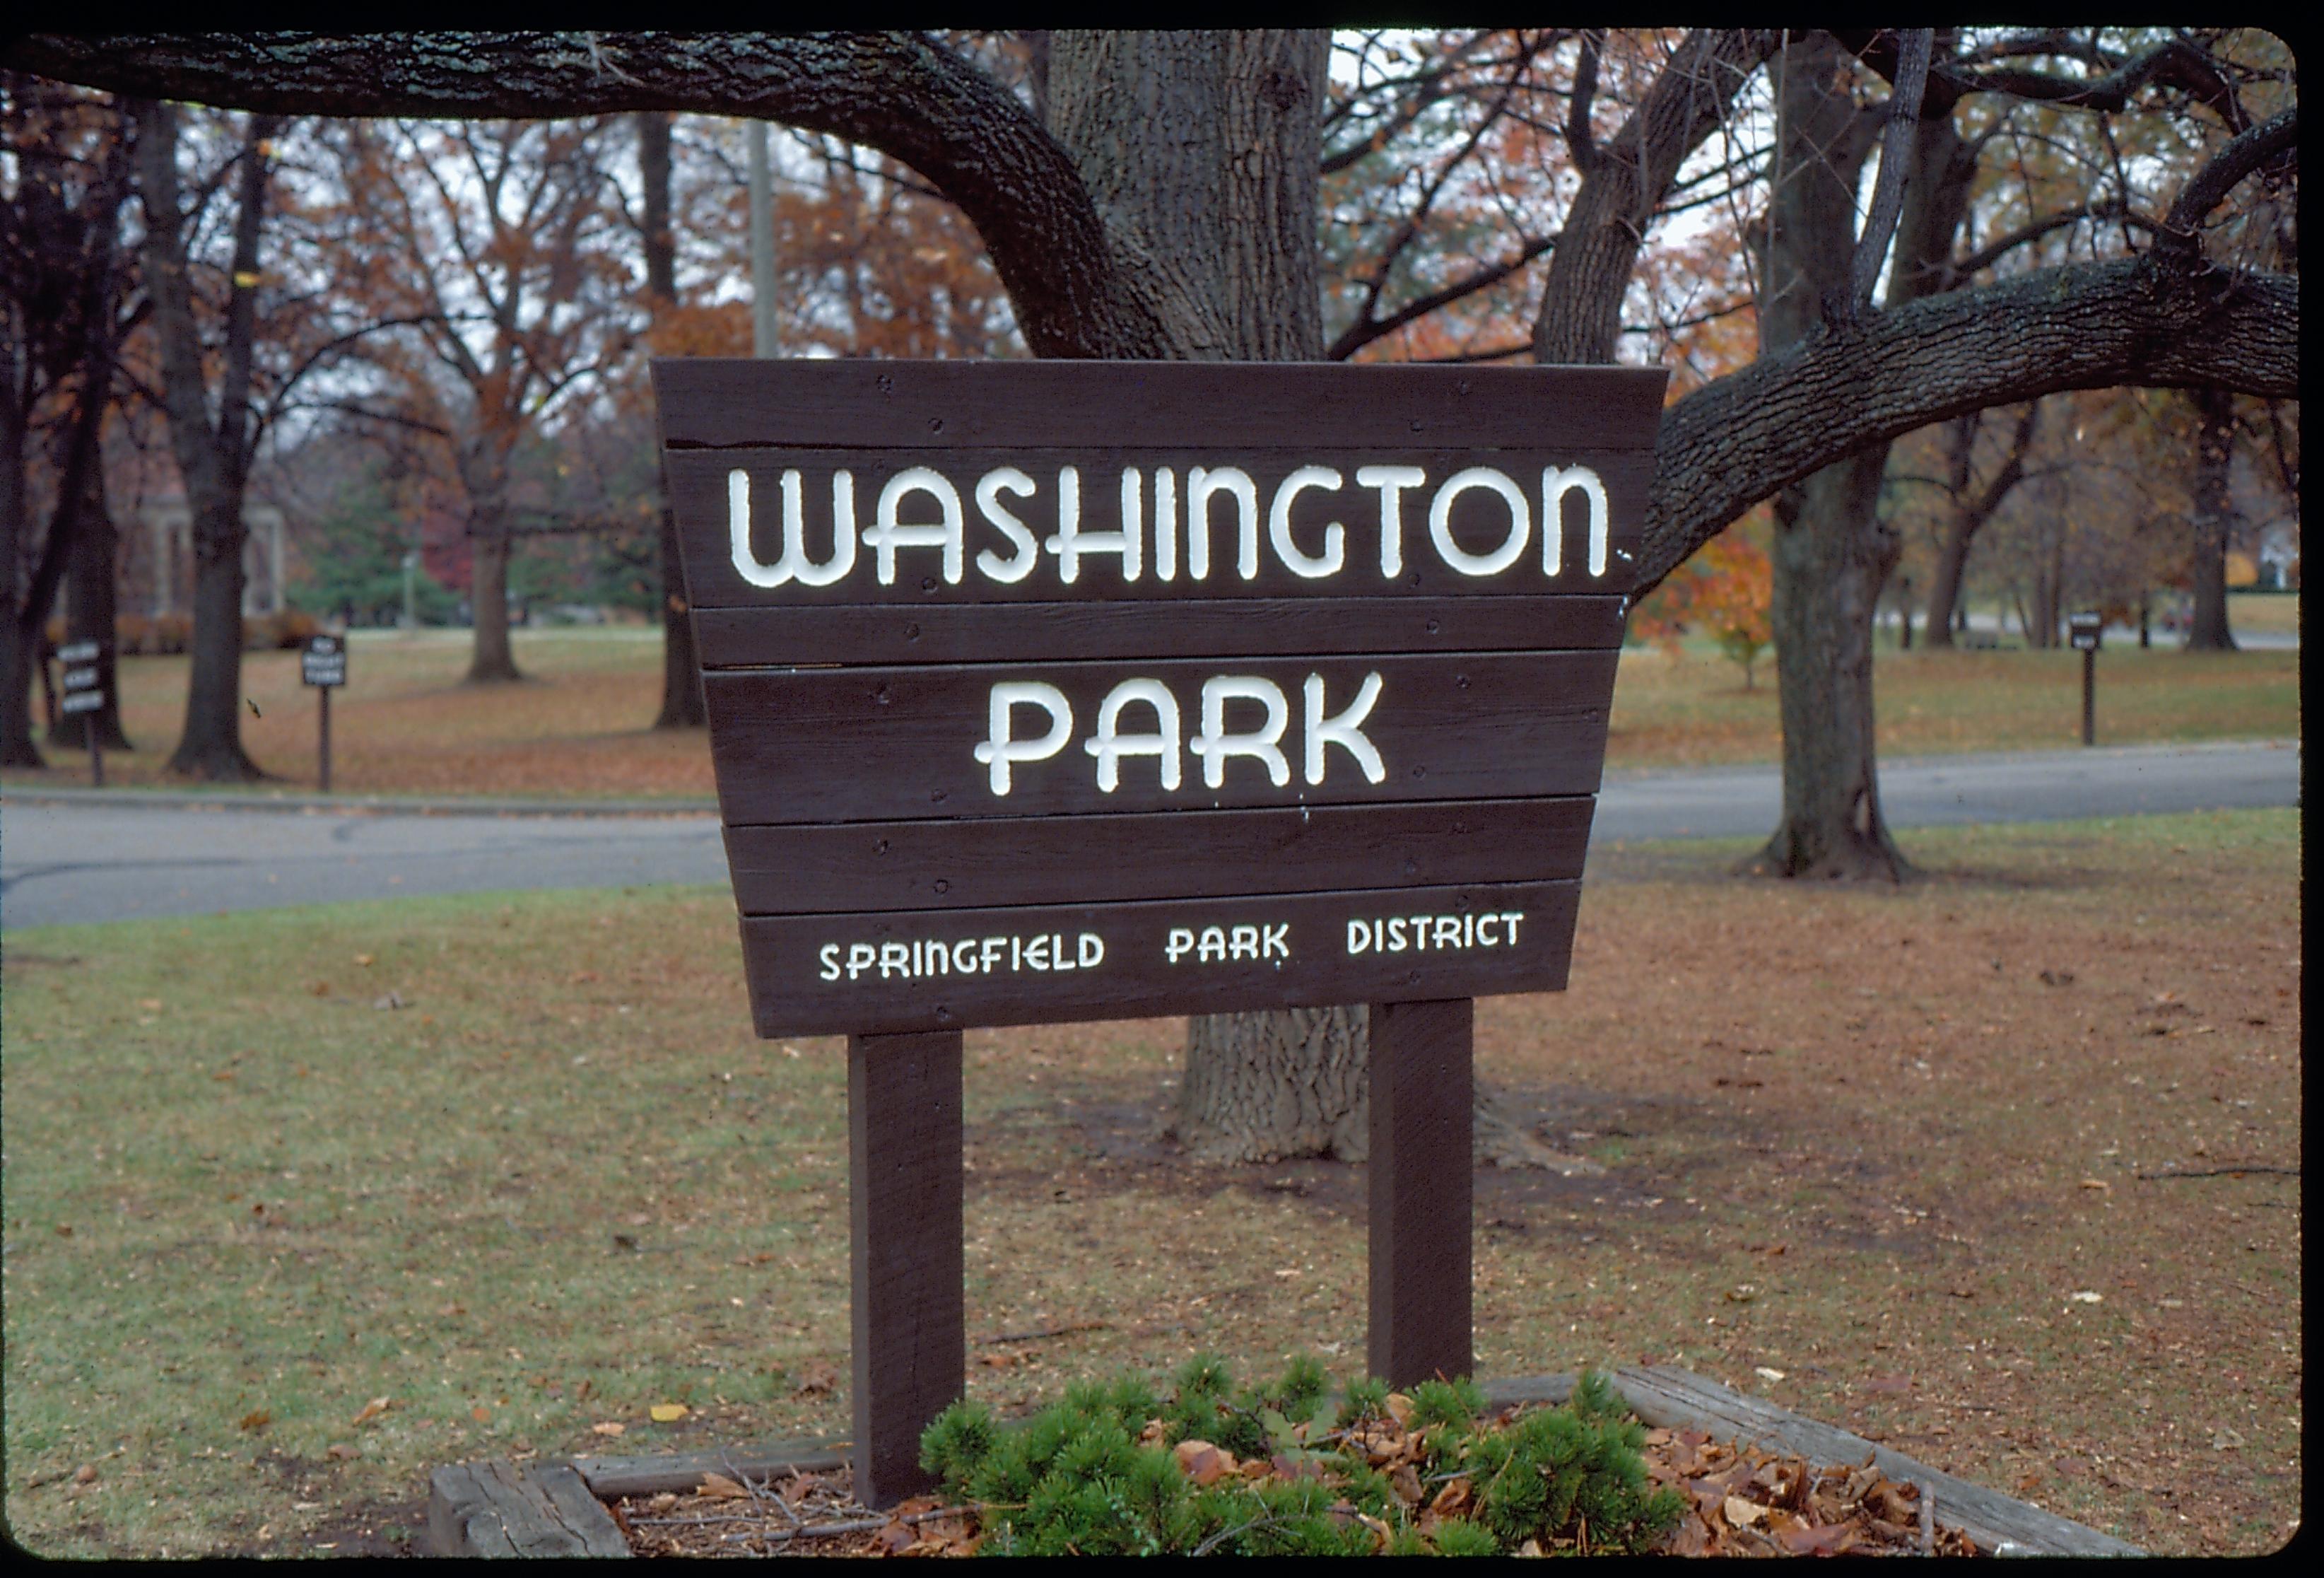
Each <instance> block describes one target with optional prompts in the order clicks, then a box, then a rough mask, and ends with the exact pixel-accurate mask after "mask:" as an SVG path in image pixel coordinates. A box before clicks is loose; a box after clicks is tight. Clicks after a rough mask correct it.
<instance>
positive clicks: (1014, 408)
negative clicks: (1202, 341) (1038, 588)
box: [652, 357, 1668, 449]
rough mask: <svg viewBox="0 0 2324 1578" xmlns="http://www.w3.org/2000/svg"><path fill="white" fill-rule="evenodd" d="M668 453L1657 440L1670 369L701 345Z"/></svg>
mask: <svg viewBox="0 0 2324 1578" xmlns="http://www.w3.org/2000/svg"><path fill="white" fill-rule="evenodd" d="M652 372H653V383H654V400H655V404H656V407H657V409H658V410H659V413H660V418H661V432H662V440H663V442H664V444H665V445H667V446H668V447H669V448H673V449H684V448H714V449H715V448H739V447H745V446H752V445H776V444H782V445H799V446H806V445H830V446H833V447H854V448H978V447H1001V446H1030V445H1035V444H1065V445H1083V446H1097V445H1111V444H1122V443H1139V442H1143V443H1172V444H1235V443H1240V444H1249V445H1272V446H1284V445H1302V444H1313V443H1316V442H1318V441H1319V440H1322V441H1329V442H1333V443H1338V444H1345V445H1379V444H1415V443H1428V444H1435V445H1441V446H1445V447H1458V448H1530V447H1533V446H1535V445H1538V444H1540V443H1542V442H1543V441H1544V435H1545V432H1549V433H1554V435H1555V437H1556V438H1557V439H1558V440H1559V441H1561V442H1563V443H1569V444H1574V445H1580V446H1590V447H1595V448H1646V447H1650V446H1651V445H1652V444H1653V442H1654V438H1655V429H1656V426H1657V424H1658V422H1659V421H1660V420H1661V415H1662V401H1663V387H1664V384H1665V383H1666V382H1667V379H1668V374H1666V373H1665V372H1664V371H1663V370H1661V369H1659V368H1634V367H1426V366H1414V365H1363V366H1349V365H1342V364H1337V363H1304V364H1303V363H1284V364H1264V365H1259V364H1222V363H1218V362H1089V361H1039V362H971V361H924V362H923V361H889V360H871V359H855V358H834V359H831V360H827V361H813V362H781V363H770V362H765V361H758V360H752V359H748V358H742V357H726V358H714V357H690V358H686V359H681V360H657V361H656V362H654V363H653V365H652Z"/></svg>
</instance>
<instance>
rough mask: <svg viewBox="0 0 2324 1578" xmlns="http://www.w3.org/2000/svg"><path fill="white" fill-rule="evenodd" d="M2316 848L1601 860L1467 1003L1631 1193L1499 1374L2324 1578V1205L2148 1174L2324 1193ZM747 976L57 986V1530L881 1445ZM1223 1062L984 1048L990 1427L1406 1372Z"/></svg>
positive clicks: (67, 936) (22, 1428)
mask: <svg viewBox="0 0 2324 1578" xmlns="http://www.w3.org/2000/svg"><path fill="white" fill-rule="evenodd" d="M2300 841H2301V824H2300V818H2299V815H2298V813H2296V812H2291V811H2283V812H2257V813H2239V814H2233V815H2218V816H2208V817H2149V818H2136V819H2127V820H2123V821H2117V822H2111V823H2063V824H2053V825H2046V826H2038V827H2023V828H1984V829H1943V830H1932V831H1928V832H1923V833H1917V834H1914V835H1912V836H1911V837H1910V838H1909V839H1908V840H1907V845H1908V849H1909V852H1910V853H1911V854H1912V855H1913V856H1914V859H1915V860H1916V861H1917V862H1919V863H1921V864H1922V866H1923V868H1924V869H1925V870H1927V871H1928V872H1930V873H1931V874H1930V875H1929V877H1928V878H1927V880H1925V881H1921V882H1918V883H1915V884H1914V885H1912V886H1910V887H1908V888H1906V889H1904V890H1902V891H1876V890H1861V889H1855V888H1829V887H1819V888H1814V889H1807V888H1800V887H1795V886H1790V885H1783V884H1773V883H1763V882H1739V881H1729V880H1727V879H1725V878H1724V877H1723V876H1721V875H1720V872H1721V871H1722V869H1723V863H1725V862H1727V861H1729V860H1730V859H1731V858H1732V857H1733V856H1734V855H1735V854H1738V853H1739V852H1740V850H1741V848H1742V845H1740V844H1737V845H1735V846H1734V847H1732V848H1730V847H1729V846H1727V845H1725V844H1664V845H1648V846H1640V847H1634V848H1632V849H1630V850H1628V851H1625V852H1624V853H1622V854H1619V855H1617V856H1614V857H1612V858H1611V859H1610V860H1609V862H1608V863H1605V864H1603V866H1602V867H1600V868H1599V869H1596V870H1593V880H1592V883H1591V891H1590V894H1589V897H1588V898H1587V900H1586V901H1585V903H1584V906H1583V913H1582V930H1581V934H1580V937H1579V939H1578V941H1577V946H1576V955H1575V962H1574V983H1573V989H1572V991H1571V992H1567V993H1564V994H1563V995H1558V996H1535V997H1511V998H1499V999H1492V1000H1489V1001H1486V1002H1484V1003H1483V1004H1481V1005H1480V1011H1479V1028H1478V1045H1479V1050H1478V1057H1479V1064H1480V1075H1481V1076H1482V1077H1483V1078H1484V1079H1486V1080H1487V1081H1488V1082H1489V1084H1492V1085H1494V1086H1495V1087H1496V1088H1498V1089H1500V1090H1501V1091H1503V1092H1504V1093H1506V1094H1507V1096H1508V1100H1509V1101H1510V1102H1511V1103H1513V1104H1514V1107H1515V1110H1520V1111H1525V1112H1531V1113H1534V1114H1535V1115H1536V1120H1537V1121H1536V1131H1537V1132H1538V1133H1539V1134H1540V1135H1541V1137H1542V1138H1543V1139H1544V1140H1545V1142H1546V1143H1547V1144H1548V1145H1550V1147H1551V1148H1552V1149H1555V1150H1559V1151H1562V1152H1565V1153H1568V1154H1572V1155H1581V1156H1587V1157H1590V1158H1593V1159H1594V1160H1595V1161H1596V1162H1597V1164H1598V1165H1599V1167H1602V1169H1603V1171H1602V1172H1597V1173H1581V1174H1577V1175H1575V1176H1572V1177H1563V1176H1560V1175H1557V1174H1554V1173H1537V1172H1503V1171H1500V1170H1499V1169H1492V1168H1487V1169H1483V1170H1481V1171H1480V1173H1479V1175H1478V1206H1477V1290H1478V1291H1477V1298H1478V1322H1479V1330H1478V1355H1479V1362H1480V1367H1481V1368H1482V1369H1483V1370H1485V1371H1486V1372H1487V1373H1489V1374H1493V1375H1510V1374H1520V1373H1533V1372H1541V1371H1550V1370H1572V1369H1575V1368H1578V1367H1580V1366H1582V1365H1605V1364H1609V1363H1619V1362H1630V1361H1636V1360H1637V1358H1638V1357H1639V1356H1640V1355H1641V1354H1651V1355H1655V1356H1658V1357H1661V1358H1665V1359H1671V1360H1674V1361H1676V1362H1680V1363H1683V1364H1687V1365H1689V1366H1691V1367H1692V1368H1695V1369H1698V1370H1701V1371H1703V1372H1704V1373H1707V1374H1711V1375H1713V1376H1715V1377H1717V1378H1719V1379H1721V1380H1726V1381H1728V1382H1729V1383H1730V1384H1735V1385H1738V1386H1741V1387H1744V1388H1746V1389H1751V1390H1755V1391H1764V1392H1765V1393H1766V1395H1768V1396H1770V1397H1771V1398H1774V1399H1775V1400H1776V1401H1778V1402H1780V1403H1782V1404H1784V1405H1785V1406H1787V1407H1795V1408H1798V1409H1800V1410H1802V1411H1803V1412H1806V1413H1808V1414H1810V1415H1812V1416H1813V1417H1820V1418H1826V1419H1830V1420H1831V1421H1833V1422H1835V1423H1840V1424H1845V1425H1847V1426H1849V1427H1851V1428H1855V1429H1858V1430H1859V1431H1863V1432H1866V1433H1867V1434H1872V1435H1877V1436H1881V1437H1884V1438H1886V1439H1888V1440H1891V1441H1893V1442H1894V1443H1895V1444H1898V1445H1899V1446H1900V1447H1901V1448H1902V1449H1904V1450H1905V1451H1908V1452H1911V1453H1914V1455H1917V1456H1920V1457H1923V1458H1924V1459H1926V1460H1927V1461H1930V1462H1932V1463H1936V1464H1938V1465H1939V1466H1941V1467H1945V1468H1948V1469H1950V1470H1951V1471H1952V1472H1960V1473H1963V1474H1966V1475H1968V1476H1969V1477H1971V1478H1974V1479H1978V1480H1979V1481H1982V1482H1984V1483H1987V1484H1991V1485H1993V1486H1995V1487H1996V1488H1997V1489H2000V1490H2007V1491H2010V1492H2012V1493H2015V1494H2022V1495H2025V1496H2027V1497H2029V1498H2030V1499H2032V1500H2036V1501H2039V1502H2041V1503H2042V1504H2043V1505H2047V1506H2052V1507H2055V1508H2056V1509H2059V1510H2061V1511H2065V1512H2068V1513H2070V1515H2072V1516H2075V1517H2079V1518H2085V1519H2087V1520H2089V1521H2091V1522H2094V1523H2098V1524H2099V1525H2100V1526H2102V1527H2108V1528H2111V1529H2114V1530H2115V1531H2116V1532H2118V1533H2122V1534H2124V1535H2126V1536H2127V1537H2130V1538H2133V1539H2135V1540H2137V1541H2139V1542H2140V1543H2143V1544H2146V1545H2148V1546H2152V1547H2153V1548H2157V1549H2163V1550H2175V1551H2206V1552H2214V1553H2217V1552H2228V1551H2251V1550H2258V1549H2266V1548H2273V1546H2275V1545H2277V1544H2280V1543H2281V1541H2282V1537H2283V1534H2282V1531H2283V1529H2284V1527H2286V1522H2287V1520H2288V1519H2294V1518H2298V1517H2299V1516H2300V1514H2301V1500H2300V1484H2301V1481H2300V1452H2301V1426H2300V1418H2299V1416H2300V1411H2301V1405H2300V1403H2299V1400H2298V1397H2299V1390H2298V1389H2299V1385H2300V1380H2299V1377H2300V1368H2299V1365H2300V1361H2299V1349H2298V1333H2299V1332H2300V1330H2301V1302H2300V1276H2301V1270H2300V1269H2301V1249H2300V1220H2299V1211H2298V1202H2299V1190H2298V1180H2297V1178H2291V1179H2286V1178H2283V1177H2275V1176H2259V1175H2254V1176H2251V1177H2240V1178H2238V1177H2213V1178H2200V1179H2187V1180H2182V1181H2162V1182H2154V1181H2148V1180H2147V1179H2145V1178H2144V1177H2142V1175H2143V1174H2146V1173H2151V1172H2156V1171H2161V1170H2168V1169H2171V1168H2187V1167H2195V1168H2200V1167H2203V1166H2205V1165H2207V1161H2208V1163H2209V1164H2210V1165H2223V1164H2226V1163H2228V1162H2232V1161H2234V1160H2236V1159H2243V1160H2246V1161H2253V1162H2265V1163H2267V1164H2270V1165H2275V1166H2282V1167H2294V1168H2296V1167H2299V1166H2300V1152H2301V1141H2300V1130H2299V1110H2300V1091H2301V1079H2300V1073H2301V1065H2300V1013H2299V1009H2300V1004H2299V1000H2298V995H2297V992H2298V986H2299V979H2300V962H2299V953H2300V901H2299V890H2298V885H2297V884H2298V871H2299V865H2300ZM733 927H734V923H733V909H732V906H731V903H730V901H729V900H728V899H727V897H726V895H725V894H724V892H723V891H713V890H701V889H696V890H683V891H671V890H646V891H634V892H632V891H601V892H586V893H543V894H531V895H524V896H519V897H503V896H484V897H462V898H449V899H421V900H403V901H398V902H392V903H378V904H353V905H344V906H330V907H318V908H313V909H297V910H282V911H276V912H263V911H262V912H255V913H246V914H240V915H235V916H231V917H213V918H201V919H192V920H182V921H181V920H158V921H139V922H128V923H122V924H117V925H111V926H98V927H54V928H46V929H39V930H29V931H22V932H12V933H10V934H9V935H8V937H7V941H6V946H5V954H4V955H0V958H5V998H4V999H0V1002H5V1038H0V1156H5V1177H6V1196H5V1295H6V1297H5V1323H6V1324H5V1366H6V1370H5V1395H6V1404H7V1407H6V1417H5V1447H6V1451H5V1465H6V1467H5V1474H6V1478H5V1510H6V1517H7V1522H8V1527H9V1530H10V1532H11V1533H12V1534H13V1535H14V1536H15V1537H16V1538H17V1539H18V1540H19V1541H21V1542H23V1543H24V1544H25V1545H27V1546H30V1547H31V1548H32V1549H33V1550H35V1551H38V1552H41V1553H43V1554H48V1555H124V1556H128V1555H138V1556H143V1555H160V1554H161V1553H163V1552H164V1551H166V1552H168V1553H169V1554H171V1555H199V1554H215V1553H229V1552H267V1553H276V1554H295V1553H300V1552H309V1551H314V1550H317V1549H319V1548H329V1549H333V1550H337V1551H339V1552H342V1553H345V1552H348V1551H354V1550H373V1549H382V1548H385V1549H397V1548H404V1547H406V1546H409V1544H410V1539H411V1537H412V1535H413V1531H414V1530H416V1528H417V1527H419V1525H420V1522H421V1521H422V1518H423V1498H424V1494H425V1484H426V1479H427V1475H428V1473H429V1471H430V1470H431V1469H432V1468H434V1467H435V1466H437V1465H438V1464H441V1463H447V1462H453V1461H458V1460H464V1459H470V1458H477V1457H484V1456H494V1455H513V1456H516V1457H518V1458H527V1457H537V1456H549V1455H554V1454H560V1453H572V1452H576V1451H581V1450H598V1451H605V1450H613V1451H636V1452H650V1451H653V1450H656V1449H660V1448H668V1447H670V1446H674V1445H678V1444H686V1445H691V1446H699V1445H707V1444H715V1443H716V1442H719V1441H736V1440H743V1439H750V1438H754V1437H763V1436H772V1435H799V1434H814V1433H832V1434H839V1433H842V1432H844V1429H845V1428H846V1419H847V1402H846V1396H845V1392H846V1386H845V1380H844V1377H845V1373H846V1368H847V1353H846V1345H847V1314H846V1311H847V1287H848V1267H847V1254H846V1168H845V1158H846V1149H845V1145H846V1140H845V1098H844V1091H845V1078H844V1063H843V1059H842V1057H841V1055H840V1049H839V1044H838V1043H837V1042H835V1041H832V1040H827V1039H825V1040H814V1041H801V1042H795V1043H789V1044H781V1043H764V1042H760V1041H757V1040H755V1039H753V1038H752V1036H751V1034H750V1031H749V1020H748V1015H747V1012H746V1010H745V1005H744V1001H743V992H742V982H741V970H740V965H739V958H738V950H737V947H736V943H735V937H734V929H733ZM397 1003H400V1004H401V1006H381V1005H382V1004H391V1005H392V1004H397ZM1183 1034H1184V1029H1183V1021H1178V1020H1150V1021H1139V1022H1131V1023H1116V1024H1095V1025H1077V1026H1059V1027H1050V1028H1046V1029H1033V1030H1006V1031H978V1032H973V1033H972V1034H971V1036H970V1037H969V1040H968V1057H967V1065H968V1076H967V1077H968V1125H969V1128H968V1166H969V1167H970V1173H969V1205H968V1243H967V1267H968V1287H967V1298H968V1316H969V1331H970V1333H971V1342H972V1348H971V1363H970V1379H969V1386H970V1389H971V1391H972V1395H975V1396H979V1397H982V1398H987V1399H989V1400H991V1401H992V1402H994V1403H996V1404H997V1405H1000V1406H1001V1407H1019V1406H1025V1405H1028V1404H1029V1403H1032V1402H1035V1401H1038V1400H1040V1399H1042V1398H1049V1397H1054V1396H1055V1395H1056V1392H1057V1390H1058V1389H1059V1388H1060V1387H1061V1386H1062V1385H1063V1384H1064V1383H1065V1381H1066V1380H1070V1379H1072V1378H1073V1377H1074V1376H1077V1375H1083V1374H1088V1373H1092V1372H1094V1371H1099V1370H1119V1369H1122V1368H1134V1369H1144V1370H1152V1369H1158V1368H1160V1367H1163V1366H1165V1365H1167V1364H1171V1363H1175V1362H1176V1361H1179V1360H1180V1359H1183V1358H1184V1357H1185V1356H1186V1355H1187V1354H1188V1353H1190V1352H1194V1350H1196V1349H1197V1348H1202V1347H1210V1348H1213V1349H1216V1350H1219V1351H1221V1352H1224V1353H1225V1354H1227V1355H1228V1356H1229V1357H1230V1358H1231V1360H1232V1361H1234V1362H1235V1364H1236V1366H1237V1368H1238V1370H1241V1371H1245V1372H1251V1373H1256V1372H1259V1371H1262V1370H1275V1369H1277V1368H1279V1366H1280V1364H1281V1362H1282V1361H1283V1359H1284V1357H1285V1356H1286V1355H1287V1354H1289V1353H1292V1352H1314V1353H1316V1354H1318V1355H1319V1356H1320V1357H1322V1358H1323V1361H1324V1362H1325V1364H1326V1365H1327V1366H1328V1367H1330V1368H1332V1369H1333V1370H1334V1371H1335V1372H1337V1373H1340V1374H1342V1375H1344V1374H1345V1373H1347V1372H1348V1371H1349V1370H1351V1368H1352V1367H1353V1366H1354V1365H1355V1364H1356V1363H1357V1362H1358V1361H1360V1355H1361V1353H1362V1352H1363V1337H1364V1333H1363V1307H1364V1271H1363V1264H1364V1260H1363V1254H1364V1250H1363V1227H1362V1221H1363V1216H1362V1204H1361V1202H1362V1198H1363V1193H1362V1191H1363V1184H1362V1177H1363V1175H1362V1173H1361V1171H1360V1169H1356V1168H1350V1167H1344V1166H1341V1165H1339V1164H1334V1163H1323V1162H1301V1163H1292V1164H1280V1165H1277V1166H1272V1167H1240V1168H1207V1167H1194V1166H1193V1165H1191V1164H1189V1163H1187V1162H1186V1161H1185V1159H1184V1158H1182V1157H1179V1156H1178V1155H1177V1153H1176V1152H1175V1150H1173V1149H1170V1148H1168V1147H1167V1146H1165V1145H1161V1144H1159V1143H1157V1140H1155V1129H1156V1120H1157V1113H1158V1112H1160V1111H1161V1110H1163V1108H1164V1107H1165V1106H1166V1105H1167V1099H1168V1089H1169V1082H1170V1081H1171V1080H1172V1078H1173V1077H1174V1075H1175V1072H1176V1063H1177V1057H1178V1048H1179V1047H1180V1046H1181V1044H1182V1038H1183ZM2085 1290H2087V1291H2090V1292H2095V1293H2098V1294H2099V1295H2100V1301H2098V1302H2085V1301H2081V1300H2080V1293H2081V1292H2082V1291H2085ZM1027 1332H1036V1333H1040V1332H1047V1333H1052V1335H1051V1336H1050V1337H1049V1338H1047V1339H1044V1340H1042V1341H1037V1342H1007V1343H1004V1342H1000V1341H996V1340H995V1339H996V1338H997V1337H998V1336H999V1335H1000V1334H1003V1333H1027ZM1771 1372H1772V1373H1773V1374H1774V1375H1775V1377H1776V1379H1774V1380H1770V1379H1768V1376H1769V1374H1770V1373H1771ZM374 1399H385V1406H384V1407H383V1409H382V1408H374V1407H372V1406H371V1405H372V1404H373V1402H374ZM673 1402H674V1403H683V1404H685V1405H687V1408H688V1410H689V1412H688V1414H687V1417H685V1418H683V1419H682V1420H679V1421H678V1422H676V1423H670V1424H656V1423H654V1422H653V1421H652V1420H651V1419H650V1415H649V1409H650V1408H651V1407H652V1406H653V1405H656V1404H660V1403H673ZM615 1426H618V1427H619V1432H620V1433H619V1434H618V1435H615V1434H613V1427H615ZM2215 1443H2228V1444H2229V1445H2226V1446H2222V1445H2218V1444H2215ZM84 1471H85V1472H84Z"/></svg>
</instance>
